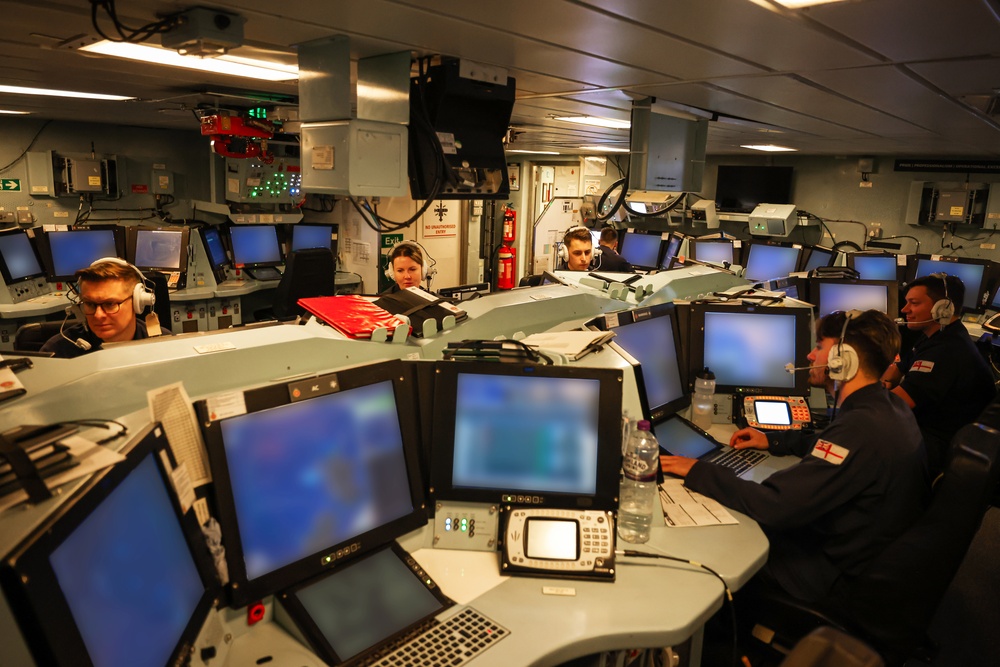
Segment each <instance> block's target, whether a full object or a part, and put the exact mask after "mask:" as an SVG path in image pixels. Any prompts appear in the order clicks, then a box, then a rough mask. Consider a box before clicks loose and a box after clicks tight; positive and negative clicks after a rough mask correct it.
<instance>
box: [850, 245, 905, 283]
mask: <svg viewBox="0 0 1000 667" xmlns="http://www.w3.org/2000/svg"><path fill="white" fill-rule="evenodd" d="M858 257H891V258H892V260H893V262H894V263H895V266H896V278H895V280H896V281H897V282H898V281H899V278H900V275H899V274H900V266H899V256H898V255H895V254H893V253H891V252H867V251H865V252H849V253H847V266H849V267H850V268H852V269H854V270H855V271H858V267H857V266H855V262H856V261H857V258H858ZM858 275H859V276H860V278H861V280H873V279H872V278H865V277H864V276H861V272H860V271H858Z"/></svg>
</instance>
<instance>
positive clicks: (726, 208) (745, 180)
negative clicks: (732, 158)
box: [715, 164, 792, 213]
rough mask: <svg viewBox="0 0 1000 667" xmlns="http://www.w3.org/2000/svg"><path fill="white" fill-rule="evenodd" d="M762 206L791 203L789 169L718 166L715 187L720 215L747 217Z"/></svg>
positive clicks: (790, 168)
mask: <svg viewBox="0 0 1000 667" xmlns="http://www.w3.org/2000/svg"><path fill="white" fill-rule="evenodd" d="M765 203H766V204H791V203H792V167H765V166H752V165H726V164H721V165H719V172H718V178H717V180H716V184H715V205H716V208H717V209H718V211H719V212H727V213H750V212H752V211H753V210H754V208H756V207H757V205H758V204H765Z"/></svg>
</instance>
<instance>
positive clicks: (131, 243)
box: [128, 225, 191, 274]
mask: <svg viewBox="0 0 1000 667" xmlns="http://www.w3.org/2000/svg"><path fill="white" fill-rule="evenodd" d="M139 232H180V234H181V252H180V257H178V266H176V267H171V266H153V265H150V264H139V263H137V262H136V248H137V246H138V244H139ZM190 238H191V228H190V227H188V226H187V225H178V226H173V227H156V226H152V225H136V226H133V227H129V228H128V262H129V264H131V265H132V266H134V267H136V268H137V269H139V270H140V271H162V272H164V273H173V272H175V271H179V272H180V273H182V274H183V273H187V265H188V243H189V242H190Z"/></svg>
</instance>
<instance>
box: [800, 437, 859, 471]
mask: <svg viewBox="0 0 1000 667" xmlns="http://www.w3.org/2000/svg"><path fill="white" fill-rule="evenodd" d="M810 453H811V454H812V455H813V456H815V457H816V458H818V459H823V460H824V461H829V462H830V463H833V464H834V465H838V466H839V465H840V464H841V463H843V462H844V459H846V458H847V455H848V454H850V453H851V452H850V450H848V449H847V448H846V447H841V446H840V445H835V444H833V443H832V442H830V441H829V440H817V441H816V444H815V445H814V446H813V449H812V452H810Z"/></svg>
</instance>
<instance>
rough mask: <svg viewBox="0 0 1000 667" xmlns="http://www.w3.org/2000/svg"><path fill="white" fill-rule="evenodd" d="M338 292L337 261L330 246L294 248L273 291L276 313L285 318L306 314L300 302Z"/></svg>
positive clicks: (277, 315) (278, 316)
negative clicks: (311, 297) (307, 298)
mask: <svg viewBox="0 0 1000 667" xmlns="http://www.w3.org/2000/svg"><path fill="white" fill-rule="evenodd" d="M336 293H337V263H336V260H335V259H334V257H333V252H332V251H331V250H330V249H329V248H309V249H306V250H294V251H292V252H291V253H289V255H288V258H287V259H286V261H285V272H284V274H282V276H281V281H280V282H279V283H278V287H277V288H275V290H274V307H273V308H274V316H275V317H276V318H278V319H279V320H280V319H285V318H288V317H292V316H294V315H303V314H305V312H306V311H305V310H304V309H303V308H301V307H300V306H299V305H298V304H297V301H298V300H299V299H301V298H303V297H310V296H333V295H334V294H336Z"/></svg>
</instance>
